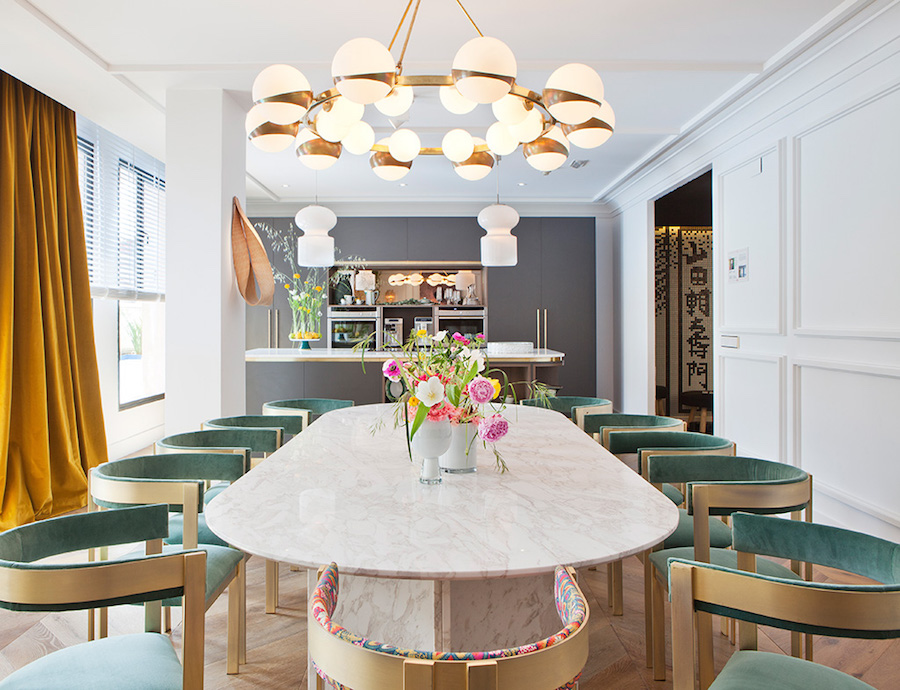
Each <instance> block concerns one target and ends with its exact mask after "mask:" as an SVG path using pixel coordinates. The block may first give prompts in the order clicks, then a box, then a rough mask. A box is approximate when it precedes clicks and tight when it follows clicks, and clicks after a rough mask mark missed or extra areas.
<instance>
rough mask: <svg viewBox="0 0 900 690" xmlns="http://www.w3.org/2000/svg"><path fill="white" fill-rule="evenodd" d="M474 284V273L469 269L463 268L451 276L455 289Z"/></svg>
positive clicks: (462, 288)
mask: <svg viewBox="0 0 900 690" xmlns="http://www.w3.org/2000/svg"><path fill="white" fill-rule="evenodd" d="M474 284H475V274H474V273H473V272H472V271H469V270H463V271H460V272H459V273H457V274H456V275H455V276H453V287H455V288H456V289H457V290H465V289H466V288H467V287H469V286H470V285H474Z"/></svg>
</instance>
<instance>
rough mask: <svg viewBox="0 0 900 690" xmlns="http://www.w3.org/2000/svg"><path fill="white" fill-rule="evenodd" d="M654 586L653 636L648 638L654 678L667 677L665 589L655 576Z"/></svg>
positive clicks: (662, 678) (663, 678)
mask: <svg viewBox="0 0 900 690" xmlns="http://www.w3.org/2000/svg"><path fill="white" fill-rule="evenodd" d="M651 587H652V590H653V592H652V595H653V596H652V599H653V612H652V613H653V630H652V637H651V638H650V639H648V640H647V644H649V645H650V646H651V647H652V648H653V680H665V679H666V609H665V605H666V604H665V596H664V595H665V589H664V587H663V585H662V584H661V583H660V582H659V580H658V579H657V578H656V577H654V578H653V583H652V585H651Z"/></svg>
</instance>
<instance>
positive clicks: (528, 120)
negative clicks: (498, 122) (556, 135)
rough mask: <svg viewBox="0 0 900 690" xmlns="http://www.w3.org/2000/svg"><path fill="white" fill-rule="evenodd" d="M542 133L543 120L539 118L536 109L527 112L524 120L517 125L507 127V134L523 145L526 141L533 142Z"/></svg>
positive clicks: (539, 115)
mask: <svg viewBox="0 0 900 690" xmlns="http://www.w3.org/2000/svg"><path fill="white" fill-rule="evenodd" d="M507 126H508V125H507ZM543 131H544V119H543V118H542V117H541V114H540V112H538V109H537V108H532V109H531V110H529V111H528V114H527V115H526V116H525V119H524V120H522V121H521V122H520V123H519V124H517V125H513V126H512V127H509V133H510V134H512V135H513V136H514V137H515V138H516V139H518V140H519V141H520V142H522V143H523V144H524V143H525V142H528V141H534V140H535V139H537V138H538V137H539V136H541V132H543Z"/></svg>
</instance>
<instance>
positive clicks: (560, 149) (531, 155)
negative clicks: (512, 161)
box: [522, 125, 569, 172]
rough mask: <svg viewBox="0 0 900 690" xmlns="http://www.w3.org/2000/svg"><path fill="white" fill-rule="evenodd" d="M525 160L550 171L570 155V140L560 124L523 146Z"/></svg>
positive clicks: (538, 167) (535, 167)
mask: <svg viewBox="0 0 900 690" xmlns="http://www.w3.org/2000/svg"><path fill="white" fill-rule="evenodd" d="M522 152H523V153H524V154H525V160H527V161H528V165H530V166H531V167H532V168H534V169H535V170H540V171H541V172H550V171H551V170H556V169H557V168H558V167H560V166H561V165H562V164H563V163H565V162H566V159H567V158H568V157H569V141H568V139H566V135H565V134H563V131H562V129H560V127H559V125H553V127H551V128H550V131H549V132H547V133H546V134H544V135H543V136H541V137H538V138H537V139H535V140H534V141H531V142H528V143H527V144H525V146H523V147H522Z"/></svg>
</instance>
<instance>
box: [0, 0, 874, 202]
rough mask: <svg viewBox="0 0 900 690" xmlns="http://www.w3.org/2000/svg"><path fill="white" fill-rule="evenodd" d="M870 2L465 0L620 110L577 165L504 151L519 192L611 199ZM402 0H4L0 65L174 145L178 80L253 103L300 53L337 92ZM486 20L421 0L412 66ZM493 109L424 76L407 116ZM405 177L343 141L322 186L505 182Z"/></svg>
mask: <svg viewBox="0 0 900 690" xmlns="http://www.w3.org/2000/svg"><path fill="white" fill-rule="evenodd" d="M862 2H863V0H844V1H843V2H842V1H841V0H790V2H784V0H755V1H754V2H735V1H723V0H682V2H678V3H674V2H671V0H608V1H607V2H605V3H597V2H588V1H579V0H556V1H555V2H553V3H552V4H545V3H541V4H540V5H539V4H538V3H536V2H528V3H526V2H522V1H521V0H491V1H490V2H487V1H485V0H482V2H476V1H475V0H469V1H468V2H467V3H464V4H466V6H467V9H468V10H469V12H470V13H471V14H472V16H473V18H474V19H475V21H476V22H477V23H478V25H479V27H480V28H481V30H482V31H483V32H484V33H485V34H486V35H493V36H496V37H497V38H500V39H501V40H503V41H505V42H506V43H507V44H508V45H509V46H510V47H511V48H512V50H513V52H514V53H515V54H516V58H517V60H518V63H519V77H518V82H519V83H520V84H522V85H523V86H526V87H528V88H531V89H532V90H535V91H540V90H541V88H542V87H543V84H544V82H545V81H546V79H547V77H548V76H549V75H550V73H551V72H552V71H553V70H554V69H555V68H556V67H558V66H560V65H562V64H565V63H567V62H576V61H577V62H585V63H588V64H590V65H592V66H593V67H595V68H596V69H597V70H598V71H599V72H600V74H601V76H602V77H603V80H604V83H605V86H606V97H607V99H608V100H609V102H610V104H611V105H612V106H613V108H614V109H615V112H616V119H617V128H616V132H615V134H614V135H613V137H612V139H610V140H609V142H607V143H606V144H605V145H604V146H602V147H600V148H598V149H593V150H590V151H585V150H582V149H577V148H574V147H573V148H572V151H571V153H570V160H572V159H584V160H587V161H588V164H587V165H586V166H584V167H582V168H580V169H578V170H575V169H572V168H571V167H568V166H566V167H563V168H561V169H560V170H558V171H556V172H553V173H552V174H550V175H546V176H544V175H541V174H540V173H538V172H537V171H535V170H533V169H531V167H530V166H528V165H527V163H525V161H524V159H523V157H522V155H521V153H520V151H521V149H520V150H519V151H517V152H516V153H514V154H512V155H510V156H508V157H506V158H504V159H503V161H502V163H501V166H500V167H501V169H502V175H501V176H500V188H501V193H502V195H503V198H504V201H510V202H514V201H516V200H517V199H518V200H523V201H524V200H528V201H560V202H563V201H564V202H570V203H585V202H591V201H595V200H597V199H599V198H602V196H603V195H604V193H605V191H606V190H608V189H609V188H610V185H612V184H613V183H614V182H615V181H616V180H617V179H620V178H621V177H622V176H624V175H627V174H628V173H629V171H631V170H633V169H634V168H635V166H636V165H638V164H639V162H640V161H641V160H643V159H645V158H646V157H647V156H649V155H651V154H652V153H653V152H654V151H655V150H657V149H659V148H660V147H662V146H664V145H666V144H667V143H668V142H670V141H671V140H672V139H673V138H675V137H678V136H679V135H683V134H684V133H685V132H686V131H687V130H688V129H689V127H690V125H691V123H692V121H694V120H696V119H697V118H698V116H700V115H701V114H703V113H704V112H708V111H709V110H710V109H711V108H715V107H716V106H717V105H718V104H722V103H725V102H727V99H728V96H729V94H730V93H734V92H735V91H736V90H737V89H738V88H740V86H741V85H745V84H747V83H748V82H750V81H752V80H753V79H757V78H759V77H760V75H763V74H765V73H766V70H767V69H771V68H772V67H773V65H775V64H777V62H778V60H779V58H780V56H783V55H785V54H788V53H790V51H791V50H793V49H795V48H796V47H797V46H800V45H803V44H804V43H805V42H808V41H810V40H813V39H814V38H816V37H817V36H818V35H820V34H822V33H823V32H825V31H827V30H828V29H829V28H830V27H831V26H833V25H834V24H835V23H836V21H837V20H838V19H839V18H840V17H842V16H845V15H847V14H850V13H852V11H853V8H854V7H855V6H857V5H859V4H861V3H862ZM405 6H406V0H382V1H381V2H375V1H374V0H355V1H353V2H349V1H344V2H316V3H313V2H302V1H300V0H294V1H293V2H287V1H285V0H268V1H264V2H261V1H257V2H249V1H247V0H190V1H188V0H154V2H142V3H137V2H123V1H122V0H0V69H2V70H4V71H7V72H9V73H10V74H12V75H14V76H16V77H18V78H19V79H22V80H23V81H25V82H28V83H29V84H32V85H33V86H35V87H36V88H38V89H40V90H41V91H44V92H45V93H47V94H49V95H51V96H53V97H54V98H56V99H57V100H59V101H61V102H63V103H65V104H66V105H68V106H69V107H71V108H73V109H74V110H77V111H78V112H81V113H82V114H84V115H86V116H87V117H89V118H91V119H92V120H94V121H95V122H97V123H98V124H101V125H102V126H104V127H106V128H107V129H110V130H113V131H115V132H116V133H118V134H119V135H121V136H123V137H125V138H127V139H128V140H130V141H132V142H133V143H134V144H135V145H137V146H139V147H141V148H143V149H144V150H146V151H147V152H148V153H151V154H153V155H155V156H156V157H158V158H160V159H162V160H164V159H165V103H166V92H167V90H168V89H182V88H223V89H228V90H231V91H233V92H234V96H235V98H237V99H238V101H239V102H241V103H242V104H244V105H245V106H246V107H247V108H248V109H249V107H250V105H251V103H250V95H249V91H250V86H251V84H252V82H253V78H254V77H255V75H256V73H257V72H258V71H259V70H260V69H262V68H263V67H265V66H266V65H269V64H272V63H276V62H286V63H289V64H293V65H295V66H296V67H298V68H299V69H301V70H302V71H303V72H304V74H306V76H307V78H308V79H309V80H310V82H311V83H312V85H313V89H314V90H315V91H317V92H318V91H323V90H325V89H326V88H328V87H330V86H331V83H330V78H329V75H330V63H331V58H332V56H333V54H334V52H335V51H336V50H337V48H339V47H340V45H341V44H342V43H343V42H345V41H346V40H349V39H350V38H354V37H356V36H371V37H373V38H377V39H379V40H381V41H382V42H384V43H387V42H388V41H389V40H390V37H391V34H392V33H393V30H394V28H395V26H396V24H397V22H398V21H399V18H400V15H401V14H402V11H403V9H404V7H405ZM545 8H551V9H552V13H551V12H549V11H547V9H545ZM474 36H475V32H474V29H473V28H472V26H471V25H470V24H469V23H468V21H467V20H466V18H465V16H464V15H463V13H462V12H461V11H460V9H459V7H458V5H457V4H456V2H455V0H422V5H421V9H420V11H419V16H418V18H417V21H416V26H415V30H414V32H413V35H412V38H411V40H410V43H409V48H408V50H407V54H406V59H405V62H404V73H405V74H407V75H410V74H434V73H445V74H446V73H448V72H449V67H450V63H451V61H452V59H453V55H454V54H455V52H456V50H457V49H458V48H459V46H461V45H462V44H463V43H464V42H465V41H467V40H468V39H470V38H472V37H474ZM394 54H395V57H396V56H397V55H398V54H399V51H398V50H397V49H396V48H395V50H394ZM367 119H369V121H370V122H372V123H373V124H374V125H376V131H377V132H378V133H379V135H380V136H387V134H388V133H389V132H390V131H391V130H390V125H389V123H388V122H387V119H386V118H384V117H383V116H381V115H380V114H379V113H377V111H375V110H374V108H373V107H371V106H369V107H368V108H367ZM492 121H493V117H492V115H491V111H490V106H479V107H478V108H476V110H475V111H474V112H473V113H471V114H470V115H468V116H463V117H460V116H454V115H450V114H449V113H447V112H446V111H444V110H443V108H442V107H441V106H440V104H439V102H438V101H437V94H436V92H435V91H434V90H430V89H427V90H422V92H421V94H417V100H416V102H415V104H414V105H413V109H412V111H411V116H410V122H409V125H410V126H412V127H413V128H416V129H418V131H420V133H421V136H422V138H423V143H425V145H438V143H439V139H440V137H441V135H442V132H444V131H446V130H448V129H451V128H453V127H458V126H464V127H467V128H469V129H470V131H471V132H472V133H473V134H475V135H476V136H484V131H485V130H486V129H487V126H488V125H489V124H490V123H491V122H492ZM247 172H248V186H247V194H248V198H249V199H251V200H252V199H267V200H268V199H275V200H285V201H295V202H296V201H305V200H308V199H309V198H310V197H311V196H312V194H313V193H314V191H313V190H314V187H315V184H316V180H315V176H314V174H313V173H312V172H311V171H309V170H307V169H306V168H305V167H304V166H302V165H301V164H300V163H299V162H298V161H297V160H296V159H295V157H294V156H293V153H292V152H284V153H281V154H264V153H261V152H260V151H258V150H257V149H255V147H253V146H252V145H249V144H248V148H247ZM254 180H255V181H257V182H258V183H259V184H256V183H254ZM403 181H404V182H405V183H407V184H406V186H405V187H400V186H399V184H398V183H396V182H394V183H389V182H384V181H382V180H380V179H378V178H377V177H375V175H374V174H373V173H372V172H371V170H370V169H369V166H368V161H367V159H366V157H356V156H352V155H350V154H346V153H345V154H344V156H342V158H341V160H340V161H339V162H338V163H337V164H336V165H335V166H333V167H332V168H331V169H329V170H327V171H324V172H321V173H319V176H318V192H319V198H320V200H325V201H327V200H329V199H331V200H361V201H366V200H371V201H372V202H373V203H375V202H396V201H419V202H421V201H430V200H441V201H454V200H459V201H473V200H474V201H478V200H487V199H490V198H491V197H493V195H494V194H495V190H496V187H497V173H496V171H495V172H493V173H492V174H491V175H489V176H488V177H487V178H485V179H484V180H482V181H479V182H466V181H464V180H462V179H460V178H459V177H458V176H457V175H456V174H455V173H453V172H452V170H451V169H450V166H449V163H448V162H447V161H446V160H444V159H443V158H436V157H422V158H420V159H418V160H417V161H416V162H415V163H414V165H413V169H412V171H411V172H410V174H409V175H408V176H407V177H406V178H405V179H404V180H403ZM520 183H525V184H524V186H523V185H521V184H520Z"/></svg>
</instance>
